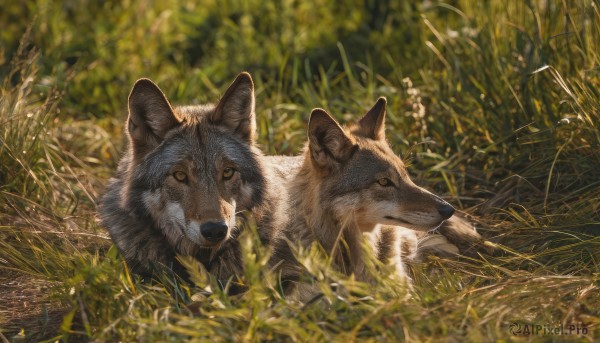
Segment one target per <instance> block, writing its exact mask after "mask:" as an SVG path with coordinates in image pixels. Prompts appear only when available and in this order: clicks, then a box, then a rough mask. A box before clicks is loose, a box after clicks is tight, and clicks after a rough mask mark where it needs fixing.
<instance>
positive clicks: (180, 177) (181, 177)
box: [173, 170, 187, 182]
mask: <svg viewBox="0 0 600 343" xmlns="http://www.w3.org/2000/svg"><path fill="white" fill-rule="evenodd" d="M173 177H174V178H175V180H177V181H179V182H186V181H187V175H186V174H185V173H184V172H182V171H179V170H178V171H176V172H174V173H173Z"/></svg>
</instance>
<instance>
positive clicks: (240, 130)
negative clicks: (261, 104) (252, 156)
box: [208, 72, 256, 143]
mask: <svg viewBox="0 0 600 343" xmlns="http://www.w3.org/2000/svg"><path fill="white" fill-rule="evenodd" d="M208 120H209V121H210V122H211V123H212V124H214V125H219V126H221V127H222V128H224V129H226V130H228V131H230V132H231V133H233V134H234V135H236V136H238V137H239V138H240V139H242V140H244V141H247V142H249V143H253V142H254V136H255V135H256V116H255V114H254V82H252V77H251V76H250V74H248V73H246V72H243V73H241V74H239V75H238V76H237V77H236V78H235V80H234V81H233V83H232V84H231V85H230V86H229V88H227V91H225V95H223V98H222V99H221V101H219V104H218V105H217V107H216V109H215V111H214V112H213V113H212V114H211V115H210V117H209V119H208Z"/></svg>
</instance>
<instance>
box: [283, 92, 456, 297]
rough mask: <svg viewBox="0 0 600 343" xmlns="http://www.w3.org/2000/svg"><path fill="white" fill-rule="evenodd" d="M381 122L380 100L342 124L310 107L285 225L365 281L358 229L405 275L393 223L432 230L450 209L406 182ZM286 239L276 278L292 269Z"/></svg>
mask: <svg viewBox="0 0 600 343" xmlns="http://www.w3.org/2000/svg"><path fill="white" fill-rule="evenodd" d="M384 124H385V99H380V100H379V101H378V102H377V104H376V105H375V106H374V107H373V108H372V109H371V110H370V111H369V112H368V113H367V114H366V115H365V116H364V117H363V118H362V119H361V120H360V121H359V122H358V123H357V124H356V125H354V126H351V127H349V128H346V129H345V128H342V127H340V126H339V124H338V123H337V122H336V121H335V120H334V119H333V118H331V116H329V114H327V113H326V112H325V111H323V110H320V109H316V110H314V111H313V112H312V114H311V119H310V122H309V130H308V134H309V141H308V144H307V146H306V148H305V150H304V157H303V162H302V166H301V167H300V169H299V171H298V173H297V174H296V175H295V177H294V178H293V180H292V181H291V183H290V186H289V195H290V209H293V210H294V211H293V212H291V213H290V219H289V223H288V225H287V226H286V227H285V237H286V238H287V240H289V241H291V242H300V244H301V245H303V246H308V245H310V244H312V243H313V242H315V241H316V242H318V243H320V244H321V246H322V247H323V248H324V249H325V251H326V252H327V253H328V254H330V256H331V258H332V261H333V263H334V265H335V267H336V268H337V269H338V270H340V271H342V272H344V273H346V274H349V275H350V274H354V275H355V277H356V278H357V279H359V280H364V281H367V280H368V273H367V271H366V270H365V260H364V256H363V249H362V245H363V241H364V239H365V235H364V234H368V235H370V242H371V246H372V247H373V249H374V250H375V252H376V255H378V256H379V258H381V259H382V260H386V261H389V262H390V263H393V264H395V265H396V269H397V271H398V274H399V277H400V278H405V277H406V275H405V273H404V266H403V265H402V248H403V245H402V242H401V241H400V240H401V239H402V236H403V234H402V232H401V231H400V229H398V230H396V227H397V226H402V227H408V228H410V229H414V230H420V231H428V230H432V229H434V228H436V227H438V226H439V225H440V224H441V223H442V222H443V221H444V220H445V219H447V218H448V217H450V216H451V215H452V213H453V212H454V209H453V208H452V207H451V206H450V205H449V204H448V203H446V202H445V201H443V200H441V199H440V198H439V197H437V196H435V195H433V194H432V193H430V192H428V191H426V190H424V189H423V188H420V187H418V186H416V185H415V184H414V183H413V182H412V181H411V180H410V178H409V176H408V173H407V172H406V169H405V166H404V164H403V163H402V161H401V160H400V158H398V157H397V156H396V155H395V154H394V153H393V151H392V150H391V149H390V147H389V145H388V144H387V143H386V141H385V135H384ZM380 224H385V226H381V225H380ZM287 240H284V239H279V240H278V241H276V242H275V254H274V260H273V264H274V265H280V270H281V273H282V279H284V280H285V279H289V280H291V281H295V280H296V279H297V278H298V277H297V275H294V273H297V272H298V268H297V267H295V266H294V265H293V264H291V263H290V261H292V257H291V256H290V253H289V252H287V250H286V249H287V244H288V243H287ZM413 250H414V249H413ZM289 284H290V285H291V284H292V282H290V283H289ZM290 287H291V288H292V289H293V286H290ZM288 291H289V289H288Z"/></svg>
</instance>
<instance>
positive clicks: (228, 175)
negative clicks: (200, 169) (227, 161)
mask: <svg viewBox="0 0 600 343" xmlns="http://www.w3.org/2000/svg"><path fill="white" fill-rule="evenodd" d="M233 174H235V169H233V168H229V167H227V168H225V169H223V179H224V180H229V179H231V177H232V176H233Z"/></svg>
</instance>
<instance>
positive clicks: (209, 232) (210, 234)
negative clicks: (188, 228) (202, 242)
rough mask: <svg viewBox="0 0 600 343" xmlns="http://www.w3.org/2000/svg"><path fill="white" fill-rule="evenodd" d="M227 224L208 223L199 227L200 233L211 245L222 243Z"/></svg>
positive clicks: (225, 234)
mask: <svg viewBox="0 0 600 343" xmlns="http://www.w3.org/2000/svg"><path fill="white" fill-rule="evenodd" d="M227 229H228V227H227V224H225V223H223V222H208V223H204V224H202V225H200V233H202V236H204V238H206V240H207V241H209V242H211V243H217V242H219V241H222V240H223V239H224V238H225V236H227Z"/></svg>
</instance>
